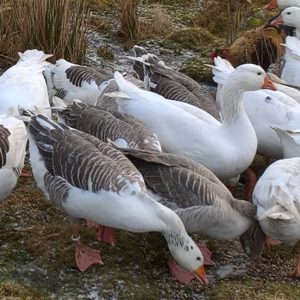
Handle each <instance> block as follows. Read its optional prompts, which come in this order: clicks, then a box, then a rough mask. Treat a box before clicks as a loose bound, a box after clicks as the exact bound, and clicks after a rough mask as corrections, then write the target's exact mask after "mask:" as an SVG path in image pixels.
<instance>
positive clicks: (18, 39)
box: [0, 0, 88, 63]
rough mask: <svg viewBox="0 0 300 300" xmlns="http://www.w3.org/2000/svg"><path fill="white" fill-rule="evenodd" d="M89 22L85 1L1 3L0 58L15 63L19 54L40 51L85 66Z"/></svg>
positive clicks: (54, 0)
mask: <svg viewBox="0 0 300 300" xmlns="http://www.w3.org/2000/svg"><path fill="white" fill-rule="evenodd" d="M87 21H88V8H87V6H86V4H85V0H77V1H76V2H75V1H73V0H17V1H12V0H9V1H4V0H1V1H0V49H1V50H0V55H1V56H2V57H3V58H6V57H9V58H11V59H10V60H11V61H13V60H14V59H15V60H16V59H17V56H16V54H17V51H21V52H23V51H25V50H26V49H39V50H43V51H44V52H45V53H52V54H54V58H61V57H64V58H65V59H67V60H70V61H72V62H76V63H82V62H83V60H84V56H85V49H86V33H87ZM8 63H10V61H8Z"/></svg>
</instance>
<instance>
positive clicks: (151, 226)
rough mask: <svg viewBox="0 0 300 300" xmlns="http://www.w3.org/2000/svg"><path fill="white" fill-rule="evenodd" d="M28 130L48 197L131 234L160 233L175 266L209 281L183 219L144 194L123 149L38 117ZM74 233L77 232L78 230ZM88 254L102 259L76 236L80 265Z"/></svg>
mask: <svg viewBox="0 0 300 300" xmlns="http://www.w3.org/2000/svg"><path fill="white" fill-rule="evenodd" d="M29 132H30V136H31V142H33V145H32V146H31V148H30V151H31V152H30V153H31V154H33V155H32V156H31V163H32V165H33V166H34V165H36V164H39V166H40V163H43V164H44V176H43V179H42V180H43V181H44V182H43V185H44V187H45V190H46V192H47V194H46V196H47V197H49V199H50V201H52V202H54V203H55V204H56V205H57V206H58V207H60V208H61V209H62V210H63V211H64V212H65V213H67V214H68V215H69V216H71V217H72V218H74V219H79V218H84V219H89V220H93V221H95V222H96V223H97V224H104V225H105V226H109V227H115V228H119V229H124V230H129V231H133V232H148V231H158V232H161V233H162V234H163V236H164V237H165V239H166V241H167V243H168V246H169V249H170V251H171V254H172V255H173V257H174V258H175V260H176V261H177V262H178V263H179V265H181V266H182V267H183V268H184V269H186V270H187V271H190V272H195V273H196V275H197V276H199V277H200V278H202V280H203V281H204V282H205V283H207V278H206V275H205V271H204V268H203V256H202V253H201V251H200V250H199V249H198V247H197V246H196V244H195V243H194V241H193V240H192V239H191V238H190V237H189V236H188V234H187V233H186V231H185V228H184V225H183V224H182V222H181V220H180V219H179V217H178V216H177V215H176V213H174V212H173V211H172V210H170V209H168V208H167V207H165V206H163V205H161V204H159V203H157V202H156V201H155V200H153V199H152V198H151V197H150V196H149V195H148V194H147V193H146V187H145V183H144V180H143V177H142V175H141V174H140V173H139V172H138V171H137V169H136V168H135V167H134V166H133V165H132V163H131V162H130V161H129V160H128V159H127V158H126V157H125V156H124V155H123V154H122V153H121V152H119V151H118V150H116V149H114V148H113V147H111V146H110V145H108V144H106V143H104V142H102V141H100V140H99V139H97V138H95V137H93V136H91V135H89V134H86V133H83V132H80V131H77V130H71V129H69V128H68V127H67V126H65V125H58V124H56V123H55V122H53V121H51V120H50V119H48V118H46V117H44V116H42V115H39V116H33V117H32V118H31V120H30V123H29ZM40 178H41V177H40ZM75 234H76V236H77V235H78V236H79V231H78V228H77V230H75ZM94 251H96V250H94ZM88 254H92V259H93V260H94V261H93V263H96V262H98V263H99V262H101V258H100V254H99V253H97V252H96V254H95V252H93V251H92V252H91V251H90V250H89V248H87V247H86V246H85V247H84V246H83V245H82V244H81V242H80V241H79V238H78V241H77V244H76V262H77V265H78V267H79V269H81V270H85V269H86V268H87V267H88V266H89V265H90V264H91V261H87V256H89V255H88ZM85 255H86V256H85ZM95 256H96V258H97V259H96V260H95Z"/></svg>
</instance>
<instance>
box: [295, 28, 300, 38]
mask: <svg viewBox="0 0 300 300" xmlns="http://www.w3.org/2000/svg"><path fill="white" fill-rule="evenodd" d="M296 38H297V39H299V40H300V27H297V28H296Z"/></svg>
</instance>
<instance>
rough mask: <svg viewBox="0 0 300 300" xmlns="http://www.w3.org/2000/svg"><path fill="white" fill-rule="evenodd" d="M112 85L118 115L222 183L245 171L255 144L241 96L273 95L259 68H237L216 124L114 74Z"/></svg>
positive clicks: (225, 88)
mask: <svg viewBox="0 0 300 300" xmlns="http://www.w3.org/2000/svg"><path fill="white" fill-rule="evenodd" d="M115 80H116V82H117V84H118V86H119V90H120V92H123V94H124V93H125V94H126V95H127V96H125V95H123V94H122V93H121V95H120V94H116V95H115V96H116V97H118V96H119V99H118V103H119V108H118V109H119V111H120V112H124V113H127V114H129V115H132V116H133V117H135V118H136V119H138V120H140V121H142V122H143V123H144V124H145V125H146V126H147V127H148V128H150V129H151V130H152V131H153V132H155V133H156V134H157V136H158V138H159V141H160V142H161V145H162V148H163V150H165V151H166V152H169V153H173V154H178V155H181V156H184V157H187V158H190V159H192V160H195V161H198V162H200V163H202V164H203V165H204V166H206V167H207V168H208V169H210V170H211V171H212V172H213V173H215V174H216V175H217V176H218V177H219V178H220V179H222V180H225V181H226V180H228V179H229V178H233V177H236V176H238V175H239V174H240V173H242V172H243V171H244V170H245V169H247V168H248V167H249V165H250V164H251V162H252V160H253V158H254V156H255V153H256V148H257V138H256V134H255V132H254V129H253V127H252V125H251V122H250V121H249V119H248V117H247V115H246V112H245V110H244V107H243V103H242V97H243V93H244V92H245V91H248V90H257V89H260V88H261V87H262V86H268V87H269V88H274V89H275V87H274V85H273V84H272V82H271V81H270V80H269V79H267V77H266V74H265V72H264V71H263V69H262V68H260V67H258V66H255V65H251V64H246V65H242V66H239V67H238V68H237V69H236V70H235V71H234V72H232V73H231V74H230V75H229V77H228V80H227V81H226V83H225V85H224V93H223V101H222V106H221V112H222V123H220V122H219V121H217V120H216V119H214V118H213V117H212V116H210V115H209V114H207V113H206V118H203V117H202V116H203V113H204V112H203V111H202V110H201V109H198V108H196V107H193V111H194V112H195V111H196V110H197V111H199V114H198V115H197V114H196V113H193V114H192V113H189V112H188V111H186V110H183V109H181V108H180V107H178V106H176V105H173V103H172V101H171V100H169V101H166V99H165V98H164V97H162V96H160V95H157V94H155V93H152V92H149V91H144V90H141V89H139V88H137V87H136V86H134V85H133V84H131V83H129V82H127V81H126V80H124V78H123V77H122V75H121V74H120V73H118V72H116V73H115ZM122 95H123V96H122ZM122 97H124V98H122ZM128 98H129V99H128ZM185 105H186V106H188V105H189V104H185Z"/></svg>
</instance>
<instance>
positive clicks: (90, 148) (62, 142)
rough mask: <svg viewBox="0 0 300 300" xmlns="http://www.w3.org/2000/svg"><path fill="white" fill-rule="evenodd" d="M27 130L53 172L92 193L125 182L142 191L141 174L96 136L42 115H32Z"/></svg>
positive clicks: (120, 187)
mask: <svg viewBox="0 0 300 300" xmlns="http://www.w3.org/2000/svg"><path fill="white" fill-rule="evenodd" d="M37 118H39V119H38V120H37ZM43 122H44V123H45V124H46V125H45V124H42V123H43ZM49 124H50V126H49ZM29 130H30V132H31V133H32V136H33V138H34V140H35V142H36V145H37V147H38V150H39V153H40V155H41V156H42V158H43V159H44V162H45V166H46V168H47V170H48V171H49V173H50V174H51V175H52V176H55V177H57V176H59V177H61V178H63V179H64V180H65V181H66V182H67V183H69V184H71V185H73V186H75V187H77V188H80V189H83V190H90V191H92V192H94V193H95V192H97V191H100V190H106V191H113V192H117V193H119V192H121V191H124V190H126V187H127V186H128V184H129V185H130V184H137V185H138V186H139V190H140V191H145V184H144V181H143V178H142V176H141V174H140V173H139V172H138V171H137V169H136V168H135V167H134V166H133V165H132V164H131V163H130V161H129V160H128V159H127V158H126V157H125V156H124V155H123V154H122V153H121V152H120V151H118V150H116V149H114V148H113V147H111V146H110V145H108V144H106V143H104V142H102V141H100V140H99V139H97V138H95V137H93V136H90V135H88V134H86V133H84V132H80V131H77V130H71V129H68V127H66V126H64V125H60V124H56V123H55V122H53V121H51V120H49V119H47V118H46V117H43V116H37V117H33V118H32V120H31V122H30V125H29ZM49 182H50V181H49ZM49 184H50V183H49ZM135 191H136V190H135ZM135 191H133V192H135Z"/></svg>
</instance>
